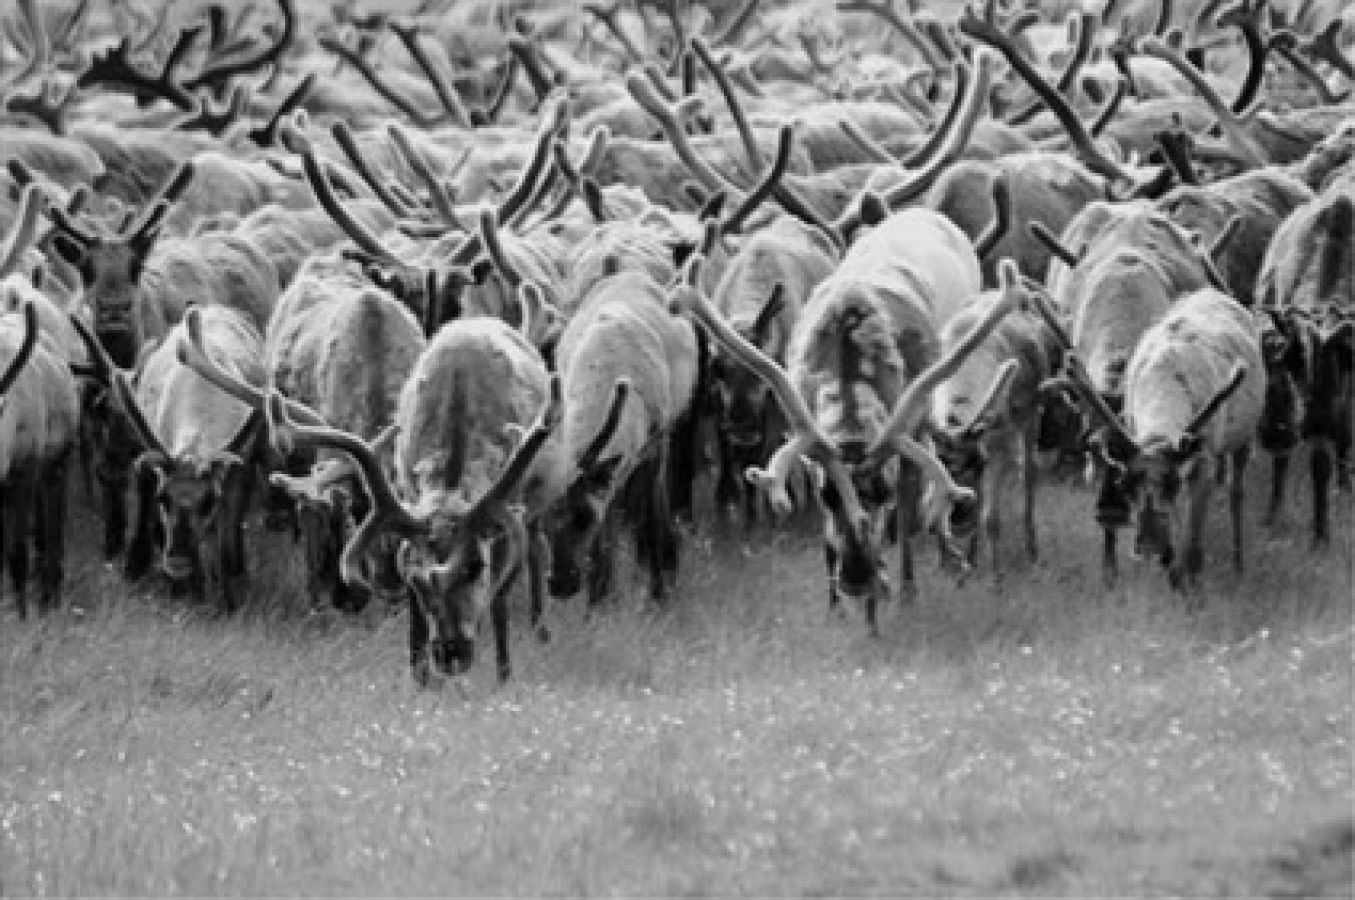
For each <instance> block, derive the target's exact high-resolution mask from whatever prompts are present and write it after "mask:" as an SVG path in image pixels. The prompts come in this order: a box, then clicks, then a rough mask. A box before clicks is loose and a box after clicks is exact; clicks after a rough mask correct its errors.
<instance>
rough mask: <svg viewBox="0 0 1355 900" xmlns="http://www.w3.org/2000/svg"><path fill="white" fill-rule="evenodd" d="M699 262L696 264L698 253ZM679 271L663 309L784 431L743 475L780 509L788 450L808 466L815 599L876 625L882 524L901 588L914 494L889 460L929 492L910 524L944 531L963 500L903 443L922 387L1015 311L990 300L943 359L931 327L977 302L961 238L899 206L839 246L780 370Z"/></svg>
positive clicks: (926, 391)
mask: <svg viewBox="0 0 1355 900" xmlns="http://www.w3.org/2000/svg"><path fill="white" fill-rule="evenodd" d="M698 259H699V258H698ZM695 268H696V266H695V265H693V266H690V267H689V270H688V273H687V278H686V279H685V282H686V284H685V287H684V288H682V289H681V290H679V292H678V294H677V296H676V301H677V305H678V306H679V307H680V308H682V309H685V310H687V311H689V312H690V313H691V314H692V315H694V316H695V317H696V318H697V320H698V321H699V322H700V323H701V324H702V325H703V326H704V327H705V328H706V329H707V330H708V331H709V332H710V333H711V336H712V337H713V338H714V339H715V340H716V342H717V343H719V345H720V346H721V348H722V349H723V350H724V351H725V352H727V353H729V354H730V355H731V356H733V357H734V358H736V359H738V360H739V361H741V362H742V363H743V364H744V365H747V366H749V367H750V368H752V369H753V370H754V371H756V372H757V373H758V375H759V376H760V377H761V378H763V380H765V381H766V382H767V384H768V386H769V387H770V388H771V389H772V391H773V393H774V394H775V395H776V399H777V402H778V403H779V404H780V405H781V408H782V409H783V410H784V411H785V412H786V415H787V418H788V419H789V420H790V423H791V429H790V430H791V434H792V437H791V438H790V440H789V441H788V442H787V443H786V444H784V445H783V446H782V447H781V448H780V449H779V450H777V452H776V453H775V454H774V455H773V457H772V459H771V462H770V463H769V465H768V468H767V470H766V471H762V470H758V471H753V472H750V473H749V477H750V478H754V479H755V480H757V481H758V482H759V483H760V484H762V485H763V486H764V487H765V488H766V489H767V490H768V491H769V492H770V497H771V501H772V504H773V507H774V508H776V509H777V510H778V511H780V512H785V511H788V509H789V507H790V498H789V495H788V494H787V492H786V479H787V478H788V476H789V474H790V471H791V468H792V466H794V465H795V463H796V461H797V460H798V459H799V458H800V457H801V455H805V456H808V457H809V458H810V459H811V460H812V461H813V462H814V463H816V464H817V465H818V466H819V467H821V468H822V471H823V474H824V475H825V476H826V478H825V479H824V480H823V481H822V487H821V491H820V493H821V499H822V501H823V504H824V513H825V514H824V530H825V558H826V562H827V567H828V575H829V604H830V607H836V606H837V605H838V603H839V601H840V600H841V599H842V598H843V597H846V598H848V599H852V600H863V601H864V604H865V613H866V621H867V624H868V626H869V628H870V629H871V631H872V632H876V631H877V630H878V625H877V622H876V606H877V604H878V601H879V600H880V599H881V598H882V597H886V596H887V595H888V592H889V589H888V579H887V576H886V574H885V572H884V564H883V559H882V551H883V541H884V536H885V531H886V526H887V521H886V519H887V516H888V514H889V512H890V509H891V508H894V509H896V510H897V517H898V520H897V526H898V533H899V545H900V569H901V578H902V580H903V582H904V587H905V589H909V590H911V589H912V581H913V572H912V556H911V552H910V549H909V534H910V532H911V530H912V525H913V518H914V514H915V511H916V509H917V507H918V504H919V498H918V487H919V486H918V485H917V484H916V483H909V482H912V481H913V479H912V478H911V477H909V476H910V475H911V473H909V472H903V471H901V469H900V466H899V464H898V458H899V457H900V456H902V457H903V458H904V460H906V461H907V462H908V463H911V464H912V465H913V466H916V467H918V469H920V471H921V473H922V475H923V476H924V477H925V479H926V481H927V482H928V483H929V487H928V490H926V491H925V492H924V493H923V495H922V505H923V507H924V511H923V520H924V523H925V524H926V525H928V526H931V527H933V528H936V529H938V530H939V531H940V532H941V533H942V535H943V537H947V536H948V534H947V533H948V528H949V519H950V510H951V507H952V506H953V505H954V504H955V503H957V502H972V499H973V494H972V492H970V491H968V490H966V489H963V488H960V487H958V486H957V485H955V483H954V482H953V481H952V480H951V478H950V476H949V474H948V473H947V472H946V469H945V467H944V466H942V465H941V463H940V462H939V461H938V460H937V459H936V457H935V455H933V453H932V452H931V451H930V450H929V449H928V448H927V447H925V446H924V445H923V444H921V443H919V442H918V441H917V440H916V439H915V438H914V434H915V433H916V431H917V430H918V428H919V427H920V426H921V425H922V420H923V418H924V416H925V412H926V408H927V404H928V401H929V398H930V395H931V393H932V391H933V390H934V389H935V388H936V386H937V385H938V384H939V383H940V382H941V381H942V380H944V379H945V378H946V377H948V376H949V375H951V374H953V372H954V371H955V369H956V367H957V366H958V365H959V363H960V362H962V361H963V360H964V358H965V357H966V356H967V355H968V354H969V353H970V352H971V351H972V350H973V348H974V347H975V346H977V345H978V343H980V342H981V341H982V340H983V339H984V338H985V337H986V336H987V334H988V333H989V332H991V331H992V329H993V328H994V327H995V326H996V324H997V322H998V321H999V320H1000V319H1001V318H1002V317H1003V316H1004V315H1006V314H1007V312H1009V311H1010V310H1011V308H1012V306H1013V304H1014V303H1015V302H1016V298H1015V297H1014V296H1011V295H1006V296H1004V298H1003V300H1002V301H1001V302H1000V303H998V304H995V305H994V306H993V307H992V308H991V309H990V310H989V311H988V313H987V314H986V315H985V316H984V317H983V319H982V320H981V321H980V322H979V323H978V326H977V327H976V328H975V329H974V330H973V331H972V332H970V334H968V335H967V336H966V338H965V340H963V341H962V342H961V343H960V344H959V345H957V346H956V347H954V348H952V350H951V351H950V352H949V353H947V354H946V355H945V356H941V354H940V345H939V341H938V330H939V329H940V328H941V327H943V326H944V325H945V323H946V322H947V321H949V320H950V318H951V317H953V316H954V315H955V313H956V312H958V311H959V310H960V309H962V308H963V307H964V305H965V304H967V303H968V302H970V301H971V300H972V299H973V298H974V297H976V296H977V295H978V293H979V262H978V259H977V257H976V256H975V254H974V248H973V247H972V246H971V245H970V243H969V240H968V239H967V238H966V237H965V236H964V234H963V232H961V231H960V230H959V229H958V228H957V227H956V226H954V225H953V224H951V223H950V221H949V220H948V219H946V218H944V217H943V216H941V215H940V214H939V213H935V212H932V211H930V210H925V209H911V210H905V211H903V212H899V213H894V214H893V215H890V216H888V217H887V218H884V219H883V220H882V221H880V222H879V224H878V225H876V226H875V227H874V228H872V229H871V230H870V231H869V232H867V233H866V234H865V235H864V236H863V237H861V238H859V239H858V240H857V241H856V243H855V244H853V245H852V246H851V248H850V249H849V250H848V251H847V254H846V256H845V257H844V258H843V261H842V263H841V264H840V265H839V266H838V268H837V270H836V271H835V272H834V273H833V274H832V275H831V276H829V277H828V278H827V279H825V280H824V281H822V282H821V283H820V284H819V287H818V288H817V289H816V290H815V291H814V293H813V295H812V296H811V297H810V300H809V302H808V303H807V304H806V306H805V309H804V310H803V311H802V313H801V316H800V319H799V322H798V324H797V326H796V330H795V333H794V334H793V335H792V337H791V342H790V350H789V356H788V360H789V361H788V364H787V366H786V368H784V369H783V368H782V367H781V366H779V365H777V364H776V363H775V362H773V361H771V360H770V359H769V358H768V357H767V356H766V355H765V354H763V353H762V352H761V351H759V350H758V349H757V348H756V347H753V346H752V345H750V344H749V343H748V342H747V341H746V340H744V339H743V338H742V337H741V336H740V335H738V334H737V333H736V332H735V331H734V330H733V329H732V328H730V326H729V324H728V322H726V320H725V319H724V318H723V317H722V316H720V314H719V313H718V312H717V311H716V310H715V309H714V308H713V307H712V306H711V305H710V303H709V301H707V300H706V299H705V298H704V297H703V296H701V294H700V292H699V291H697V290H696V289H695V285H696V281H695V276H694V273H693V272H692V271H691V270H692V269H695Z"/></svg>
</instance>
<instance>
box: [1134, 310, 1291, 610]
mask: <svg viewBox="0 0 1355 900" xmlns="http://www.w3.org/2000/svg"><path fill="white" fill-rule="evenodd" d="M1239 377H1240V383H1237V384H1236V385H1230V382H1231V381H1232V380H1233V379H1238V378H1239ZM1230 386H1231V392H1228V389H1229V387H1230ZM1265 391H1266V377H1265V364H1264V361H1263V360H1262V358H1261V345H1260V337H1259V334H1258V332H1257V329H1256V325H1255V322H1254V320H1253V318H1252V315H1251V313H1249V312H1248V311H1247V310H1246V309H1244V308H1243V307H1242V306H1241V305H1240V304H1238V303H1237V301H1235V300H1233V299H1232V298H1231V297H1229V296H1228V295H1227V294H1224V293H1222V292H1221V291H1217V290H1213V289H1206V290H1202V291H1197V292H1195V293H1193V294H1190V295H1188V296H1186V297H1184V298H1182V299H1181V300H1180V301H1178V302H1177V303H1176V304H1175V306H1173V308H1172V310H1171V311H1170V312H1169V313H1168V314H1167V315H1166V317H1164V318H1163V319H1162V321H1161V322H1159V323H1158V324H1157V325H1155V326H1153V327H1152V328H1151V329H1149V331H1148V333H1146V334H1145V335H1144V337H1143V340H1142V341H1141V342H1140V344H1139V346H1138V349H1137V350H1136V351H1135V352H1134V357H1133V359H1132V360H1130V363H1129V371H1128V383H1127V390H1126V392H1125V407H1124V413H1125V414H1124V419H1125V426H1126V429H1127V433H1128V437H1129V438H1130V440H1132V442H1133V444H1134V447H1135V448H1136V451H1137V452H1136V454H1135V456H1134V457H1133V458H1132V459H1131V460H1129V464H1130V470H1129V471H1130V473H1131V486H1136V487H1137V488H1138V490H1137V491H1136V493H1137V494H1138V528H1137V535H1136V539H1135V547H1136V549H1137V550H1138V551H1140V552H1147V553H1153V554H1156V555H1157V556H1159V557H1160V558H1161V560H1162V562H1163V564H1164V565H1165V566H1167V567H1168V569H1169V572H1170V575H1171V580H1172V583H1173V584H1174V585H1178V586H1179V585H1182V584H1184V583H1186V582H1187V581H1191V580H1194V579H1196V578H1197V577H1198V575H1199V572H1200V569H1201V568H1202V566H1203V559H1204V551H1203V536H1204V520H1205V513H1206V511H1207V510H1208V503H1209V494H1210V491H1211V490H1212V488H1213V485H1214V483H1215V480H1216V479H1215V474H1214V471H1213V468H1214V466H1215V465H1217V463H1216V460H1219V459H1222V458H1224V457H1227V458H1229V459H1230V461H1231V465H1230V467H1229V473H1228V474H1229V478H1230V487H1229V511H1230V513H1231V517H1232V525H1233V562H1234V566H1235V567H1237V568H1239V569H1240V568H1241V567H1242V560H1243V548H1242V543H1243V542H1242V514H1243V508H1242V506H1243V486H1244V483H1245V481H1244V478H1245V474H1246V465H1247V459H1248V456H1249V454H1250V451H1251V444H1252V439H1253V437H1254V436H1255V434H1256V430H1257V426H1258V425H1259V424H1260V421H1261V410H1262V407H1263V405H1264V403H1265ZM1220 394H1224V395H1225V397H1226V399H1224V400H1223V402H1222V405H1221V406H1219V407H1218V408H1217V409H1216V411H1214V413H1213V415H1212V416H1209V417H1208V419H1207V421H1204V422H1200V421H1199V419H1200V417H1201V415H1202V414H1203V413H1204V412H1205V410H1206V409H1207V408H1208V407H1209V406H1210V405H1211V403H1212V402H1213V401H1214V400H1215V398H1216V397H1218V396H1220ZM1174 537H1175V540H1173V538H1174Z"/></svg>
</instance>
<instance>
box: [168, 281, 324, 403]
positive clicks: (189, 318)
mask: <svg viewBox="0 0 1355 900" xmlns="http://www.w3.org/2000/svg"><path fill="white" fill-rule="evenodd" d="M183 322H184V334H183V335H182V336H181V337H180V339H179V344H178V346H177V347H175V352H176V356H177V357H178V360H179V362H180V363H182V364H183V365H185V366H187V367H188V368H190V369H192V370H193V371H194V372H196V373H197V374H198V375H199V376H201V377H202V379H203V380H204V381H206V382H207V383H208V384H210V385H212V386H213V387H215V388H216V389H218V390H220V391H221V392H222V393H225V394H228V395H229V396H231V397H234V398H235V399H236V400H239V401H240V402H241V403H244V404H245V405H247V406H251V407H253V408H254V409H258V410H262V409H263V408H264V406H265V404H266V402H267V396H266V395H265V392H264V389H263V388H260V387H255V386H254V385H252V384H250V383H249V382H247V381H245V380H243V379H241V378H237V377H236V376H235V375H232V374H231V373H230V372H227V371H226V370H225V369H222V368H221V367H220V366H218V365H217V364H216V363H215V362H214V361H213V360H212V358H211V356H209V355H208V354H207V350H206V348H205V347H204V346H203V342H202V310H201V308H200V307H197V306H190V307H189V308H188V310H187V311H186V312H185V313H184V318H183ZM283 402H284V403H285V404H286V406H287V413H288V415H290V416H291V417H292V418H293V419H296V420H300V421H301V422H302V423H304V424H306V425H317V426H319V425H327V424H329V423H327V422H326V421H325V419H324V417H323V416H321V415H320V414H319V413H318V412H316V411H315V410H313V409H311V408H310V407H309V406H307V405H305V404H304V403H299V402H297V401H295V400H292V399H290V398H287V397H284V398H283Z"/></svg>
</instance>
